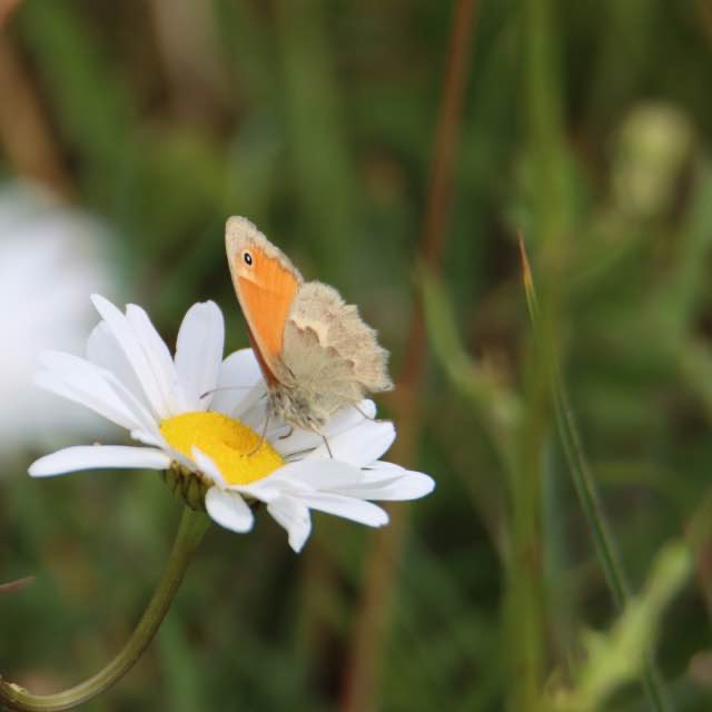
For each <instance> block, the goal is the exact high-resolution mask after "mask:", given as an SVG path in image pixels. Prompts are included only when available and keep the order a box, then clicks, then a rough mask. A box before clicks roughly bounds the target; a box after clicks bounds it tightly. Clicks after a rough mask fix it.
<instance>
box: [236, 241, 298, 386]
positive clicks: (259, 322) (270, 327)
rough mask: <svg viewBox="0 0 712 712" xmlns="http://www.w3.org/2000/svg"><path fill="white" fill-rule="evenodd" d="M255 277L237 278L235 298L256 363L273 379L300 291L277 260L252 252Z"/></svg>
mask: <svg viewBox="0 0 712 712" xmlns="http://www.w3.org/2000/svg"><path fill="white" fill-rule="evenodd" d="M254 253H255V265H254V266H255V267H256V268H257V269H256V270H255V277H256V279H255V280H254V281H253V280H252V279H249V278H246V277H238V278H237V280H236V290H237V298H238V299H239V300H240V306H241V307H242V311H243V312H244V314H245V319H246V320H247V325H248V326H249V328H250V337H251V339H252V341H253V342H254V345H255V346H257V349H256V350H257V351H258V352H259V360H260V361H262V362H263V363H260V365H261V366H263V369H262V370H263V371H265V369H264V366H267V368H268V370H269V373H265V375H268V376H272V378H273V379H274V375H275V370H276V367H275V364H276V363H278V362H279V359H280V357H281V355H282V349H283V347H284V326H285V324H286V323H287V317H288V316H289V311H290V309H291V308H292V303H293V302H294V298H295V296H296V295H297V290H298V289H299V280H298V279H297V277H296V275H294V274H292V273H291V272H290V271H289V270H287V269H285V268H284V267H282V266H281V265H280V264H279V263H278V262H277V260H276V259H274V258H268V257H266V256H265V255H264V253H260V252H259V251H258V250H254ZM274 380H276V379H274Z"/></svg>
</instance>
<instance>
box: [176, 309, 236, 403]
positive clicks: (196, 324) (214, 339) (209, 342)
mask: <svg viewBox="0 0 712 712" xmlns="http://www.w3.org/2000/svg"><path fill="white" fill-rule="evenodd" d="M224 341H225V326H224V323H223V316H222V312H221V311H220V309H219V308H218V306H217V304H215V302H202V303H200V304H194V305H193V306H192V307H191V308H190V309H189V310H188V312H187V313H186V315H185V317H184V319H183V323H182V324H181V326H180V330H179V331H178V340H177V342H176V357H175V366H176V372H177V373H178V379H179V381H180V383H181V386H182V387H183V392H184V393H185V396H186V399H187V401H188V404H189V408H190V409H191V410H205V409H206V407H207V406H208V404H209V403H210V401H211V399H212V397H213V393H212V391H214V389H215V387H216V385H217V382H218V375H219V373H220V369H221V367H222V354H223V347H224Z"/></svg>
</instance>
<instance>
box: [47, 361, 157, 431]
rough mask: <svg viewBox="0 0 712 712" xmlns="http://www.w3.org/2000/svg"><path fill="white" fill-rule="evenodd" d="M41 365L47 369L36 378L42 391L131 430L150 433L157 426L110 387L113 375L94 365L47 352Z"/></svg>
mask: <svg viewBox="0 0 712 712" xmlns="http://www.w3.org/2000/svg"><path fill="white" fill-rule="evenodd" d="M40 361H41V363H42V364H43V365H45V366H46V368H47V370H46V371H40V372H39V373H38V374H37V375H36V377H35V383H37V385H39V386H40V387H41V388H44V389H46V390H48V391H51V392H53V393H56V394H57V395H60V396H62V397H63V398H67V399H68V400H71V401H74V402H75V403H80V404H81V405H84V406H86V407H87V408H90V409H91V410H93V411H95V412H96V413H98V414H99V415H101V416H103V417H104V418H107V419H108V420H111V421H112V422H114V423H116V424H117V425H121V426H122V427H124V428H126V429H128V430H132V429H148V430H151V429H152V428H153V427H154V426H155V423H154V421H153V420H152V419H151V417H150V416H149V415H148V414H146V413H142V412H141V409H140V408H135V407H132V405H131V404H130V403H129V402H127V400H126V399H125V398H122V397H120V396H119V395H118V394H117V392H116V389H115V388H113V387H112V385H110V384H109V380H110V379H109V375H110V374H108V372H105V371H102V370H101V369H100V368H99V367H98V366H95V365H94V364H93V363H91V362H89V361H86V360H85V359H82V358H79V357H78V356H72V355H71V354H64V353H61V352H58V351H46V352H44V353H43V354H42V355H41V357H40Z"/></svg>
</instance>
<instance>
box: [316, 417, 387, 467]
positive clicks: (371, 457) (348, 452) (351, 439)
mask: <svg viewBox="0 0 712 712" xmlns="http://www.w3.org/2000/svg"><path fill="white" fill-rule="evenodd" d="M395 437H396V431H395V428H394V427H393V423H391V422H390V421H388V420H378V421H373V420H365V421H363V422H361V423H360V424H359V425H357V426H356V427H355V428H351V429H350V430H347V431H346V432H343V433H340V434H339V435H336V436H333V437H328V438H327V441H328V443H329V449H328V450H327V448H326V445H325V444H324V443H323V442H322V444H321V445H320V446H319V447H318V448H316V450H314V451H313V452H311V453H309V454H308V455H307V456H306V458H305V459H321V458H328V457H331V456H333V458H334V459H335V460H342V461H343V462H348V463H350V464H352V465H355V466H356V467H365V466H366V465H370V464H371V463H373V462H374V461H376V460H378V458H379V457H381V455H383V454H384V453H385V452H386V450H388V448H389V447H390V446H391V444H392V443H393V441H394V440H395ZM329 450H330V451H331V454H330V453H329Z"/></svg>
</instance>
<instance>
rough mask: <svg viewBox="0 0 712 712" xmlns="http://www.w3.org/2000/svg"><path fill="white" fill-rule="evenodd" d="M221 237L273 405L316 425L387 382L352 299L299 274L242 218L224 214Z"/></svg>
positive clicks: (379, 352) (294, 421)
mask: <svg viewBox="0 0 712 712" xmlns="http://www.w3.org/2000/svg"><path fill="white" fill-rule="evenodd" d="M225 240H226V248H227V254H228V263H229V265H230V272H231V275H232V279H233V284H234V286H235V292H236V293H237V297H238V300H239V302H240V305H241V307H242V310H243V312H244V314H245V318H246V320H247V324H248V328H249V330H250V338H251V341H252V343H253V347H254V349H255V352H256V354H257V359H258V361H259V363H260V367H261V369H262V372H263V374H264V376H265V380H266V382H267V387H268V393H269V406H270V410H271V412H272V413H274V414H275V415H277V416H278V417H280V418H282V419H283V420H284V421H286V422H287V423H290V424H291V425H294V426H297V427H300V428H304V429H307V430H313V431H316V432H320V429H321V428H322V426H323V425H324V424H325V423H326V421H327V420H328V419H329V418H330V417H332V416H333V415H334V414H335V413H336V412H338V411H339V410H341V409H342V408H344V407H346V406H356V405H357V404H358V403H359V402H360V401H361V400H362V399H363V398H364V396H365V395H366V394H367V393H375V392H379V391H385V390H389V389H391V388H392V387H393V385H392V382H391V380H390V378H389V376H388V371H387V360H388V352H387V351H386V350H385V349H383V348H382V347H381V346H380V345H379V344H378V341H377V338H376V332H375V331H374V330H373V329H372V328H371V327H369V326H368V325H366V324H365V323H364V321H363V320H362V319H361V317H360V315H359V313H358V309H357V307H356V306H354V305H351V304H346V303H345V302H344V300H343V299H342V298H341V296H340V295H339V293H338V292H337V291H336V290H335V289H334V288H333V287H330V286H328V285H326V284H322V283H321V282H304V280H303V278H302V276H301V274H300V273H299V272H298V270H297V269H296V268H295V267H294V266H293V265H292V263H291V262H290V261H289V258H287V256H286V255H284V253H283V252H282V251H281V250H279V249H278V248H277V247H275V246H274V245H272V243H270V242H269V240H267V238H266V237H265V236H264V235H263V234H262V233H261V232H260V231H259V230H258V229H257V228H256V227H255V226H254V225H253V224H252V223H251V222H249V221H248V220H246V219H245V218H239V217H232V218H230V219H229V220H228V222H227V229H226V237H225Z"/></svg>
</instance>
